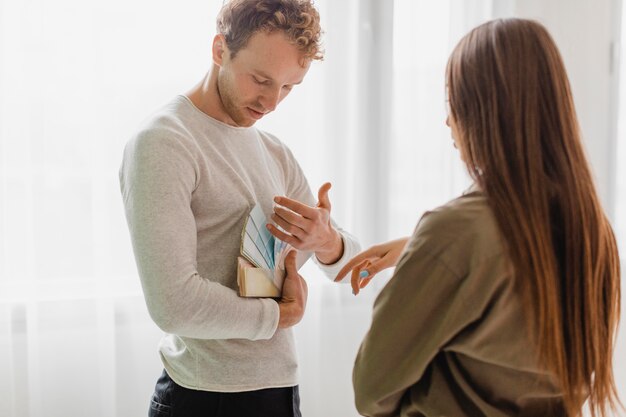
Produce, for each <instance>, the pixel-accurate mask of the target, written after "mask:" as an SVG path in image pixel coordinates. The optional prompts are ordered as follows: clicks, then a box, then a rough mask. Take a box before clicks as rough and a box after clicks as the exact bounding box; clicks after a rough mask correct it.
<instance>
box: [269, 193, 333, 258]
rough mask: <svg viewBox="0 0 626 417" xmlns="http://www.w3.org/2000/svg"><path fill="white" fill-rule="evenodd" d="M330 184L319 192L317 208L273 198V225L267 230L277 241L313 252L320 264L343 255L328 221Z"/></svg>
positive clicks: (285, 199) (284, 198)
mask: <svg viewBox="0 0 626 417" xmlns="http://www.w3.org/2000/svg"><path fill="white" fill-rule="evenodd" d="M330 187H331V184H330V183H329V182H327V183H325V184H324V185H322V186H321V187H320V189H319V192H318V203H317V206H315V207H311V206H307V205H306V204H303V203H301V202H299V201H296V200H292V199H291V198H287V197H275V198H274V202H275V203H276V206H275V207H274V213H273V214H272V220H273V221H274V222H275V223H276V224H277V225H278V226H280V227H281V228H282V229H283V230H280V229H279V228H277V227H276V226H274V225H272V224H268V225H267V229H268V230H269V231H270V233H271V234H272V235H274V236H275V237H276V238H278V239H280V240H282V241H283V242H286V243H288V244H290V245H291V246H293V247H294V248H296V249H298V250H301V251H312V252H315V255H316V256H317V259H319V261H320V262H321V263H323V264H327V265H329V264H333V263H335V262H337V261H338V260H339V259H340V258H341V256H342V255H343V240H342V239H341V235H340V234H339V232H337V230H335V228H334V227H333V226H332V224H331V222H330V207H331V206H330V199H329V198H328V190H330Z"/></svg>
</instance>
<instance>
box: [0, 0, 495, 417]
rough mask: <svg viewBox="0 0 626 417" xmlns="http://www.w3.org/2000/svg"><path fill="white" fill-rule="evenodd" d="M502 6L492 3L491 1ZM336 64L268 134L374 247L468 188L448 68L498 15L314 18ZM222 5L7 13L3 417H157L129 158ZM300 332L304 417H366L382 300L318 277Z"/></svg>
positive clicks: (2, 150) (373, 6) (2, 36)
mask: <svg viewBox="0 0 626 417" xmlns="http://www.w3.org/2000/svg"><path fill="white" fill-rule="evenodd" d="M494 3H496V2H494ZM316 4H317V5H318V7H319V9H320V13H321V17H322V24H323V26H324V29H325V36H324V44H325V49H326V58H325V60H324V61H323V62H318V63H314V64H313V66H312V69H311V70H310V72H309V74H308V75H307V78H306V80H305V82H304V83H303V84H302V85H301V86H299V87H297V88H296V89H295V90H294V92H293V93H292V94H291V95H290V96H289V97H288V98H287V99H286V100H285V102H284V103H283V104H282V105H281V106H280V107H279V109H278V111H277V112H276V114H274V115H272V116H271V117H269V118H268V119H267V120H264V121H263V122H262V123H261V124H260V127H261V128H263V129H266V130H268V131H270V132H272V133H275V134H276V135H277V136H278V137H280V138H281V139H282V140H283V141H285V142H286V143H287V144H288V145H289V146H290V147H291V149H292V150H293V151H294V153H295V155H296V157H297V158H298V159H299V161H300V162H301V164H302V166H303V168H304V171H305V172H306V173H307V175H308V177H309V180H310V183H311V186H312V188H313V189H314V190H316V189H317V188H318V187H319V186H320V185H321V184H322V183H323V182H325V181H331V182H332V183H333V185H334V186H333V189H332V190H331V201H332V203H333V216H334V217H335V219H336V220H337V221H338V222H339V223H340V224H341V225H342V226H343V227H344V228H346V229H348V230H350V231H351V232H353V233H354V234H355V235H357V236H358V237H360V238H361V241H362V243H363V246H364V247H367V246H369V245H371V244H373V243H375V242H378V241H382V240H387V239H391V238H395V237H398V236H402V235H408V234H410V233H411V231H412V229H413V227H414V226H415V224H416V222H417V220H418V219H419V217H420V215H421V214H422V213H423V212H424V211H425V210H427V209H429V208H432V207H434V206H437V205H439V204H442V203H444V202H445V201H447V200H448V199H450V198H452V197H454V196H455V195H457V194H459V193H460V192H461V191H462V190H463V189H464V188H465V186H466V185H467V184H468V181H467V178H466V176H465V174H464V170H463V166H462V164H461V162H460V160H459V158H458V154H457V153H456V151H455V150H454V148H453V147H452V143H451V141H450V136H449V132H448V129H447V128H446V126H445V124H444V119H445V105H444V100H445V97H444V91H445V90H444V69H445V63H446V60H447V56H448V54H449V52H450V51H451V48H452V47H453V46H454V43H455V42H456V41H457V40H458V38H459V37H460V36H461V35H462V34H463V33H465V32H466V31H467V30H468V29H470V28H471V27H473V26H475V25H476V24H478V23H480V22H482V21H484V20H487V19H488V18H490V17H491V15H492V13H493V7H494V5H492V2H491V0H473V1H463V0H396V1H391V0H388V1H380V0H341V1H336V0H318V1H317V2H316ZM221 5H222V1H221V0H211V1H209V0H184V1H181V2H168V1H163V0H152V1H148V0H135V1H131V2H122V1H121V0H110V1H108V2H93V1H79V0H60V1H56V2H49V1H45V0H0V375H3V377H2V378H0V403H2V404H3V406H2V412H0V414H2V415H3V416H4V415H6V416H7V417H27V416H28V417H40V416H41V417H43V416H46V417H49V416H59V417H61V416H63V417H67V416H84V415H88V416H94V417H97V416H102V417H105V416H106V417H111V416H119V417H127V416H128V417H130V416H141V415H145V414H146V413H147V404H148V399H149V396H150V394H151V393H152V390H153V387H154V383H155V381H156V378H157V377H158V375H159V373H160V371H161V365H160V361H159V358H158V354H157V351H156V346H157V342H158V340H159V338H160V336H161V333H160V331H159V329H158V328H157V327H156V326H155V325H154V324H153V323H152V322H151V321H150V319H149V317H148V315H147V311H146V309H145V305H144V302H143V297H142V294H141V289H140V286H139V280H138V278H137V275H136V269H135V264H134V260H133V257H132V251H131V247H130V244H129V238H128V231H127V228H126V223H125V220H124V217H123V211H122V205H121V198H120V195H119V187H118V180H117V170H118V167H119V163H120V159H121V153H122V149H123V146H124V144H125V142H126V141H127V140H128V138H129V137H130V136H131V135H132V133H133V132H134V130H135V129H136V128H137V126H138V125H139V124H140V122H141V120H142V119H144V118H145V117H147V116H148V115H149V114H150V112H151V111H153V110H155V109H156V108H158V107H159V106H161V105H162V104H164V103H165V102H166V101H168V100H169V99H170V98H171V97H173V96H174V95H175V94H179V93H181V92H184V91H186V90H187V89H189V88H190V87H191V86H192V85H193V84H194V83H195V82H197V81H198V80H199V79H200V78H201V77H202V76H203V75H204V73H205V71H206V70H207V69H208V67H209V65H210V55H209V52H210V40H211V39H212V36H213V31H214V20H215V16H216V13H217V11H218V10H219V8H220V7H221ZM303 275H304V276H305V277H306V278H307V279H308V282H309V286H310V294H309V303H308V310H307V314H306V316H305V318H304V320H303V322H302V323H301V324H300V325H299V326H298V327H297V328H296V337H297V342H298V349H299V356H300V361H301V394H302V409H303V413H304V415H305V416H307V417H317V416H319V417H326V416H346V417H351V416H356V415H357V413H356V411H355V410H354V407H353V394H352V387H351V369H352V362H353V359H354V355H355V354H356V350H357V348H358V345H359V342H360V340H361V338H362V336H363V334H364V333H365V331H366V330H367V328H368V326H369V322H370V316H371V304H372V301H373V299H374V297H375V295H376V293H377V292H378V291H379V290H380V288H381V287H382V285H383V284H384V281H385V279H384V277H381V278H380V279H378V280H377V281H376V282H374V283H373V284H372V285H371V286H370V287H369V288H367V289H366V290H365V291H363V292H362V294H361V295H359V296H358V297H354V296H353V295H352V294H351V292H350V289H349V287H347V286H337V285H335V284H332V283H330V282H327V281H326V280H325V279H324V278H322V276H321V274H320V272H319V271H318V270H316V269H315V267H313V266H310V265H307V266H306V267H305V269H304V271H303Z"/></svg>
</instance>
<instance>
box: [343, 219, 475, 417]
mask: <svg viewBox="0 0 626 417" xmlns="http://www.w3.org/2000/svg"><path fill="white" fill-rule="evenodd" d="M420 223H421V222H420ZM433 238H436V237H434V236H430V238H429V237H425V236H422V235H421V233H420V227H419V225H418V227H417V229H416V232H415V233H414V235H413V237H412V239H411V241H410V242H409V244H408V246H407V249H406V251H405V253H404V254H403V256H402V258H401V259H400V261H399V263H398V266H397V267H396V270H395V273H394V275H393V277H392V278H391V280H390V281H389V283H388V284H387V285H386V286H385V288H384V289H383V290H382V291H381V293H380V294H379V296H378V297H377V299H376V301H375V303H374V313H373V319H372V324H371V327H370V329H369V331H368V333H367V335H366V336H365V338H364V340H363V342H362V344H361V347H360V349H359V352H358V355H357V358H356V361H355V365H354V371H353V383H354V392H355V402H356V406H357V409H358V411H359V412H360V413H361V414H362V415H364V416H370V417H383V416H396V415H398V413H399V408H400V406H401V400H402V396H403V395H404V394H405V392H406V391H407V390H408V389H409V388H410V387H411V386H412V385H414V384H416V383H417V382H418V381H419V380H420V379H421V378H422V377H423V376H424V372H425V371H426V369H427V367H428V366H429V364H430V363H431V361H433V359H434V358H435V356H436V355H437V354H438V352H439V351H440V350H441V349H442V347H443V346H445V345H446V343H447V342H448V341H450V339H452V338H453V337H454V336H455V335H456V334H457V333H458V332H459V331H460V330H461V329H463V328H464V327H465V326H466V325H467V324H468V323H469V322H470V321H471V320H473V318H472V317H471V311H470V310H468V309H466V308H465V306H466V301H465V299H464V293H463V291H462V288H463V285H462V284H463V280H462V277H460V276H458V275H457V274H455V273H454V272H453V271H452V270H451V269H450V268H448V267H447V265H446V264H445V263H444V262H443V261H442V260H441V259H440V258H438V257H437V256H435V255H434V254H433V253H432V247H433V246H437V245H433V244H432V239H433Z"/></svg>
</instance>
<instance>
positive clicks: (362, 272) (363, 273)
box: [359, 271, 370, 278]
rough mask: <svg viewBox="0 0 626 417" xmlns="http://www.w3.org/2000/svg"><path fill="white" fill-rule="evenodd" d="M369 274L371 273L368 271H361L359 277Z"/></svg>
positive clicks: (365, 276)
mask: <svg viewBox="0 0 626 417" xmlns="http://www.w3.org/2000/svg"><path fill="white" fill-rule="evenodd" d="M369 274H370V273H369V272H367V271H361V273H359V278H367V277H368V276H369Z"/></svg>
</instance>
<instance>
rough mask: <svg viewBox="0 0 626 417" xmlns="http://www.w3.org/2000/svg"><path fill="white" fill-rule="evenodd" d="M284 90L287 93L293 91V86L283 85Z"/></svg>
mask: <svg viewBox="0 0 626 417" xmlns="http://www.w3.org/2000/svg"><path fill="white" fill-rule="evenodd" d="M283 88H284V89H285V90H287V91H291V89H292V88H293V85H283Z"/></svg>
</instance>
